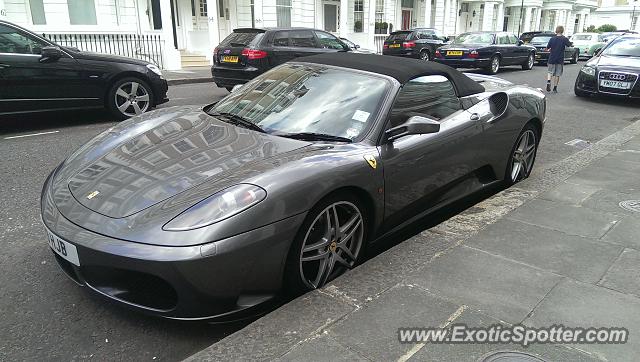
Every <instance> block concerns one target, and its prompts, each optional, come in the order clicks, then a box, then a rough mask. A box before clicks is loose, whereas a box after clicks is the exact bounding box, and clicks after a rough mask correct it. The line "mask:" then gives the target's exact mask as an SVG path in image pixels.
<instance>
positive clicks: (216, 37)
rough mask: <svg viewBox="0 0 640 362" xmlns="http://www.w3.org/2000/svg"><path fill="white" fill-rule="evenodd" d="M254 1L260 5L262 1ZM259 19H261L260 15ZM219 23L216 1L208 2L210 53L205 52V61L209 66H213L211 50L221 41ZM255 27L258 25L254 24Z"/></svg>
mask: <svg viewBox="0 0 640 362" xmlns="http://www.w3.org/2000/svg"><path fill="white" fill-rule="evenodd" d="M255 1H256V2H260V3H262V0H255ZM261 8H262V6H261ZM261 13H262V11H261ZM256 18H257V17H256ZM260 18H262V14H261V16H260ZM219 21H220V15H219V14H218V1H215V0H214V1H209V2H208V3H207V30H208V31H209V44H210V45H211V51H210V52H207V59H209V62H211V64H213V48H215V47H216V46H217V45H218V44H220V41H221V40H222V39H220V26H219V24H218V23H219ZM256 26H259V25H258V24H257V23H256Z"/></svg>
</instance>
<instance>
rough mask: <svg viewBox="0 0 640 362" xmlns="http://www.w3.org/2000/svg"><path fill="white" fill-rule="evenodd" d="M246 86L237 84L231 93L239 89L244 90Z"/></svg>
mask: <svg viewBox="0 0 640 362" xmlns="http://www.w3.org/2000/svg"><path fill="white" fill-rule="evenodd" d="M243 85H244V84H236V85H234V86H233V88H231V93H233V92H235V91H237V90H238V89H240V88H242V86H243Z"/></svg>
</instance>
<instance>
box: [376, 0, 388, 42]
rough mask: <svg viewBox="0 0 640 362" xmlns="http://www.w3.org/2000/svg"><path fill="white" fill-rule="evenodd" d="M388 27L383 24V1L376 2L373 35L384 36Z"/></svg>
mask: <svg viewBox="0 0 640 362" xmlns="http://www.w3.org/2000/svg"><path fill="white" fill-rule="evenodd" d="M388 28H389V25H388V24H387V23H385V22H384V0H376V23H375V33H376V34H386V33H387V29H388Z"/></svg>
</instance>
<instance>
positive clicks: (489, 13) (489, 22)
mask: <svg viewBox="0 0 640 362" xmlns="http://www.w3.org/2000/svg"><path fill="white" fill-rule="evenodd" d="M493 4H494V3H492V2H485V3H484V15H483V17H482V29H480V30H492V29H491V27H492V26H493Z"/></svg>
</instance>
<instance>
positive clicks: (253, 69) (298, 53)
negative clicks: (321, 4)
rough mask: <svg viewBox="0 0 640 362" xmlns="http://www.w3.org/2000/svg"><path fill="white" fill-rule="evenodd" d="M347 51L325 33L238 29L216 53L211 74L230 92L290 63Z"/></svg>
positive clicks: (306, 30)
mask: <svg viewBox="0 0 640 362" xmlns="http://www.w3.org/2000/svg"><path fill="white" fill-rule="evenodd" d="M346 51H351V48H350V47H349V46H348V45H347V44H345V43H344V42H342V41H341V40H340V39H338V38H336V37H335V36H333V35H332V34H330V33H327V32H325V31H322V30H315V29H308V28H269V29H255V28H243V29H235V30H234V31H233V33H231V34H229V36H227V37H226V38H225V39H224V40H223V41H222V42H220V44H219V45H218V46H217V47H216V48H215V49H214V50H213V66H212V67H211V74H212V75H213V81H214V82H215V83H216V85H217V86H218V87H224V88H227V90H231V89H232V88H233V86H234V85H237V84H244V83H246V82H248V81H250V80H251V79H253V78H255V77H257V76H258V75H260V74H262V73H264V72H266V71H267V70H269V69H271V68H273V67H275V66H277V65H280V64H283V63H286V62H288V61H290V60H294V59H296V58H300V57H305V56H309V55H315V54H321V53H335V52H346Z"/></svg>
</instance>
